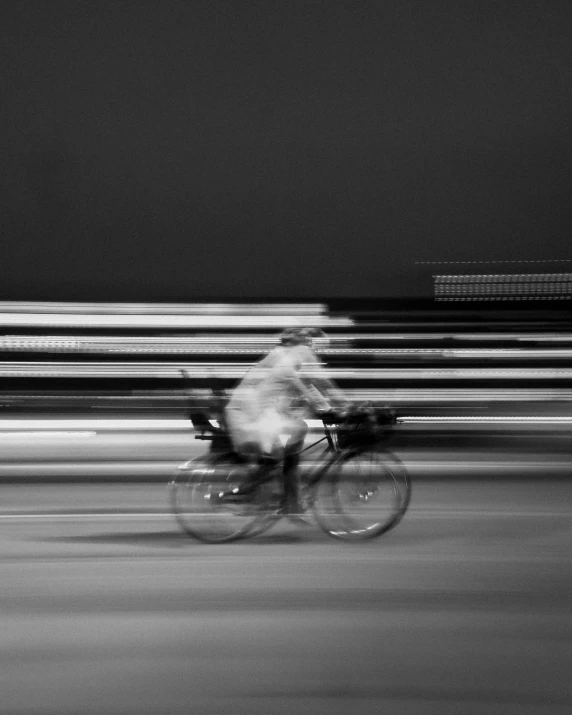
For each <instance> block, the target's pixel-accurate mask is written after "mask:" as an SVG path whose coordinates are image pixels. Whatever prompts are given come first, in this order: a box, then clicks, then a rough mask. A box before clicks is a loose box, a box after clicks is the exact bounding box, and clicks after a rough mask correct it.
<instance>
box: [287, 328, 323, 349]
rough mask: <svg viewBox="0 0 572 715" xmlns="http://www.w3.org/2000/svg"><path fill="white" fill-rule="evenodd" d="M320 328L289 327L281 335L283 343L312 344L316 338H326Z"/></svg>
mask: <svg viewBox="0 0 572 715" xmlns="http://www.w3.org/2000/svg"><path fill="white" fill-rule="evenodd" d="M325 337H326V333H324V331H323V330H321V329H320V328H287V329H286V330H284V332H283V333H281V335H280V344H281V345H308V346H310V345H312V340H313V339H314V338H325Z"/></svg>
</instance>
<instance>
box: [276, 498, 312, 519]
mask: <svg viewBox="0 0 572 715" xmlns="http://www.w3.org/2000/svg"><path fill="white" fill-rule="evenodd" d="M281 511H282V514H283V516H286V517H288V519H290V521H293V522H294V523H295V524H307V521H306V520H305V519H304V518H303V516H302V515H303V513H304V509H303V507H302V506H301V504H300V503H299V502H298V501H297V500H296V499H287V500H285V501H284V502H283V504H282V510H281Z"/></svg>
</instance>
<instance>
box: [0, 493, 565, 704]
mask: <svg viewBox="0 0 572 715" xmlns="http://www.w3.org/2000/svg"><path fill="white" fill-rule="evenodd" d="M0 494H1V496H2V504H1V508H0V578H1V583H2V590H1V593H2V597H1V609H0V629H1V633H2V638H1V639H0V659H1V669H0V712H2V713H6V714H10V715H23V714H24V713H25V714H26V715H40V714H41V715H52V714H53V715H56V713H57V714H58V715H68V714H69V715H72V714H73V715H77V714H78V713H82V714H83V713H85V714H86V715H91V714H93V715H95V714H96V713H97V714H100V713H110V714H117V715H126V714H128V713H129V714H130V715H131V714H133V715H135V713H137V715H147V714H148V715H156V714H157V713H161V714H163V713H165V714H173V715H175V714H176V715H179V714H183V713H185V714H187V713H198V714H199V715H203V714H204V715H207V714H211V713H212V714H213V715H215V714H219V713H225V714H226V713H229V714H232V715H241V714H242V713H255V714H259V713H260V714H261V715H262V714H264V715H266V714H270V713H273V714H274V713H296V714H297V715H306V714H307V715H316V714H321V713H324V714H326V713H327V714H328V715H332V714H333V715H337V714H338V713H340V714H341V713H344V715H345V714H347V713H356V714H358V715H359V714H361V713H364V714H365V713H368V714H369V713H372V714H374V713H375V715H378V713H386V712H392V713H399V714H403V715H413V714H415V715H417V714H419V715H421V714H422V715H426V714H427V713H435V715H437V714H438V715H449V714H451V715H452V714H453V713H455V714H458V713H470V714H472V713H475V714H476V713H479V714H480V713H501V714H503V715H505V714H510V715H512V714H513V713H514V714H517V713H518V714H520V713H530V714H531V715H533V714H534V715H537V714H539V713H540V714H545V713H546V714H548V713H550V714H551V715H552V714H556V713H558V714H559V715H560V714H562V715H564V714H565V713H566V714H568V713H570V712H571V711H572V678H571V677H570V673H571V672H572V614H571V610H570V605H571V602H572V599H571V596H570V594H571V592H572V569H571V565H572V563H571V554H572V482H571V481H569V480H566V479H563V480H550V481H542V480H540V479H537V480H532V479H529V480H526V481H524V482H523V481H518V480H512V481H511V480H509V479H498V480H465V481H462V482H451V481H449V480H447V481H439V480H427V481H420V482H418V483H415V484H414V497H413V502H412V505H411V508H410V511H409V513H408V514H407V516H406V518H405V519H404V521H403V522H402V524H401V525H400V526H399V527H398V528H397V529H396V530H395V531H393V532H391V533H390V534H388V535H387V536H385V537H383V538H381V539H380V540H378V541H376V542H372V543H367V544H362V545H353V544H352V545H349V544H345V543H340V542H337V541H334V540H333V539H331V538H329V537H327V536H325V535H322V534H321V533H320V532H319V531H318V530H317V528H315V527H312V526H308V527H303V528H301V527H299V526H295V525H293V524H289V523H286V522H284V523H281V524H280V525H278V526H277V527H275V529H274V530H272V531H271V532H269V533H268V534H267V535H265V536H263V537H260V538H258V539H256V540H253V541H251V542H242V543H238V544H232V545H225V546H205V545H201V544H198V543H195V542H193V541H190V540H188V539H187V538H185V537H183V536H182V535H181V534H180V533H179V532H178V531H177V527H176V524H175V522H174V520H173V519H172V518H171V516H170V515H169V513H168V510H167V508H166V505H167V501H166V490H165V486H164V484H149V483H147V484H129V485H126V484H123V485H121V484H91V485H89V484H76V485H72V484H67V485H54V484H31V485H22V486H15V485H3V486H2V487H0Z"/></svg>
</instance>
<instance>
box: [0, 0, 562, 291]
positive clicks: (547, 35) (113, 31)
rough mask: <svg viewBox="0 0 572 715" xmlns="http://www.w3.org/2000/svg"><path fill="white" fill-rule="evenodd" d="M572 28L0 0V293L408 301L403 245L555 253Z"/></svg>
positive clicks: (540, 13) (555, 15)
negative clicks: (381, 298) (335, 298)
mask: <svg viewBox="0 0 572 715" xmlns="http://www.w3.org/2000/svg"><path fill="white" fill-rule="evenodd" d="M571 29H572V3H570V0H563V1H562V2H560V1H559V0H550V1H547V2H544V3H542V2H530V1H529V0H519V1H517V2H510V1H504V0H502V1H499V0H496V1H495V2H487V1H485V0H481V1H478V0H475V1H474V2H471V1H470V0H466V1H464V0H463V1H459V0H454V1H452V2H439V0H432V1H430V2H422V1H416V2H409V1H408V0H398V1H393V0H389V1H383V0H378V1H377V2H361V1H360V0H354V2H346V3H340V2H336V1H331V2H311V1H310V0H306V1H304V2H284V1H283V0H282V1H281V2H271V1H269V0H263V1H262V2H258V1H257V0H247V1H245V2H239V1H238V0H237V1H234V2H231V1H230V0H224V1H223V0H208V1H207V0H198V1H196V2H195V1H194V0H181V1H178V2H177V1H170V0H161V1H160V2H146V1H145V0H138V1H135V0H116V1H115V2H111V1H108V2H98V1H97V0H90V1H89V2H81V1H79V2H78V1H77V0H74V2H57V0H54V1H53V2H44V1H37V2H34V1H33V0H30V1H28V2H11V1H10V0H7V1H6V3H5V4H4V5H3V9H2V10H1V11H0V37H1V48H2V56H1V58H0V59H1V72H2V73H1V79H0V92H1V100H2V101H1V112H2V131H1V132H0V152H1V157H2V161H1V166H2V178H3V182H2V187H1V189H0V212H1V225H2V233H3V237H2V249H1V258H2V262H1V274H0V275H1V280H0V298H3V299H40V300H41V299H45V300H50V299H52V300H55V299H59V300H65V299H68V300H100V299H106V300H145V301H153V300H166V299H176V300H193V299H196V298H205V297H212V298H216V297H223V296H224V297H233V296H234V297H244V296H250V297H262V298H267V299H268V298H288V297H289V298H292V297H294V298H303V297H314V298H315V297H319V296H334V295H337V296H355V297H367V296H373V297H392V296H393V297H398V296H400V297H404V296H416V295H420V294H421V293H422V292H423V291H424V290H425V288H424V287H423V286H422V285H421V283H420V282H419V279H418V275H417V273H418V270H419V269H418V267H416V266H415V262H416V261H424V260H434V261H452V260H453V261H478V260H482V261H484V260H489V261H490V260H528V261H533V260H540V259H559V260H564V259H572V249H571V247H570V236H571V228H572V214H571V209H572V198H571V197H572V193H571V191H572V173H571V165H572V134H571V130H572V122H571V116H572V112H571V110H572V92H571V87H572V76H571V68H572V54H571V47H572V32H571ZM524 265H530V266H536V264H524ZM540 265H542V264H539V266H540ZM561 265H566V264H561ZM570 265H571V266H572V264H570ZM484 268H485V267H484ZM567 268H568V269H570V266H568V267H567ZM457 269H458V270H460V268H459V267H457ZM519 270H520V269H519ZM527 270H528V271H530V270H545V269H544V268H540V267H538V266H536V267H535V268H534V269H532V268H528V269H527ZM551 270H552V269H551ZM488 271H489V267H486V271H485V270H484V272H488ZM441 272H443V271H441Z"/></svg>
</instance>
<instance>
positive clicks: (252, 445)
mask: <svg viewBox="0 0 572 715" xmlns="http://www.w3.org/2000/svg"><path fill="white" fill-rule="evenodd" d="M316 338H322V339H325V338H326V336H325V333H324V332H323V331H322V330H319V329H317V328H289V329H288V330H285V331H284V332H283V333H282V334H281V336H280V344H279V345H278V346H277V347H276V348H274V349H273V350H272V351H271V352H270V353H269V354H268V355H267V356H266V357H264V358H263V359H262V360H261V361H260V362H258V363H257V364H256V365H254V366H253V367H252V368H251V369H250V370H249V371H248V373H247V374H246V375H245V377H244V378H243V379H242V381H241V382H240V383H239V385H238V386H237V387H236V388H235V390H234V392H233V394H232V397H231V398H230V400H229V402H228V404H227V406H226V423H227V426H228V430H229V433H230V437H231V440H232V442H233V446H234V448H235V449H236V451H237V452H239V453H241V454H244V455H254V456H256V457H257V458H258V460H259V464H260V470H259V472H258V474H257V475H256V477H255V478H254V479H252V480H250V481H249V482H248V483H246V484H243V485H242V486H241V487H240V488H239V490H238V492H236V493H235V495H234V496H235V497H236V498H237V499H238V500H240V499H241V498H242V499H244V498H245V497H248V496H249V495H250V494H252V493H253V491H254V489H255V488H256V487H257V486H258V485H259V484H260V483H262V482H263V481H265V479H266V478H267V476H268V473H269V471H270V470H271V469H272V468H273V467H274V466H275V465H276V464H278V462H279V461H280V460H281V459H283V484H284V503H283V508H284V511H285V513H287V514H290V515H295V514H297V513H299V511H300V505H299V496H298V479H297V467H298V463H299V460H300V456H299V455H300V451H301V449H302V448H303V445H304V440H305V437H306V434H307V431H308V426H307V424H306V422H305V421H304V417H307V416H309V415H308V407H310V408H311V410H313V412H320V411H326V410H328V409H331V408H332V407H333V406H334V405H335V406H336V408H337V410H338V411H344V410H346V409H347V406H348V403H347V400H346V398H345V397H344V395H343V393H342V392H341V391H340V390H339V389H338V388H337V387H336V386H335V385H334V384H333V383H332V381H331V380H329V379H328V378H327V377H326V375H325V371H324V369H323V367H322V364H321V363H320V361H319V360H318V358H317V357H316V355H315V353H314V350H313V347H314V340H315V339H316ZM281 436H285V437H286V442H285V444H284V446H283V445H282V442H281V439H280V438H281ZM229 496H230V495H229Z"/></svg>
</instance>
